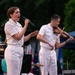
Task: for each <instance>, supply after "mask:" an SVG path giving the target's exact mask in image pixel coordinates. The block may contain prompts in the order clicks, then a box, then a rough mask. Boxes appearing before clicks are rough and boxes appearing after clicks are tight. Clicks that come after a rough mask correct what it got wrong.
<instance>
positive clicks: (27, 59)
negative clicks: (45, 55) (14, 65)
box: [21, 54, 32, 73]
mask: <svg viewBox="0 0 75 75" xmlns="http://www.w3.org/2000/svg"><path fill="white" fill-rule="evenodd" d="M31 60H32V55H31V54H24V57H23V63H22V69H21V73H29V72H30V70H31Z"/></svg>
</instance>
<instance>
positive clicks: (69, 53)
mask: <svg viewBox="0 0 75 75" xmlns="http://www.w3.org/2000/svg"><path fill="white" fill-rule="evenodd" d="M67 61H68V64H69V65H68V67H69V69H75V50H73V49H64V50H63V62H64V68H66V67H67Z"/></svg>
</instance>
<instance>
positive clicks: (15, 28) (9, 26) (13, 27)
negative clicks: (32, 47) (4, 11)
mask: <svg viewBox="0 0 75 75" xmlns="http://www.w3.org/2000/svg"><path fill="white" fill-rule="evenodd" d="M4 30H5V34H6V39H7V44H8V45H20V46H22V45H23V43H24V36H23V37H22V38H21V39H20V40H16V39H14V38H13V37H12V36H13V35H14V34H16V33H19V32H20V31H21V30H22V26H21V24H20V23H19V22H16V23H15V22H14V21H13V20H12V19H9V21H8V22H7V23H6V24H5V28H4Z"/></svg>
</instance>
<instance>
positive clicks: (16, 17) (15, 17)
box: [10, 9, 20, 22]
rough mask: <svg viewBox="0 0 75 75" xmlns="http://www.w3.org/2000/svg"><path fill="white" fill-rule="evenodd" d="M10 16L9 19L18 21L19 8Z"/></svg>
mask: <svg viewBox="0 0 75 75" xmlns="http://www.w3.org/2000/svg"><path fill="white" fill-rule="evenodd" d="M10 16H11V19H13V20H14V21H15V22H16V21H19V20H20V10H19V9H16V10H15V11H14V13H13V14H10Z"/></svg>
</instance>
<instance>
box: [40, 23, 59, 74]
mask: <svg viewBox="0 0 75 75" xmlns="http://www.w3.org/2000/svg"><path fill="white" fill-rule="evenodd" d="M39 34H41V35H42V36H43V37H44V38H45V39H46V40H47V41H49V42H50V43H51V44H52V45H55V43H56V40H57V41H58V42H59V39H57V36H56V35H55V34H54V33H53V28H52V27H51V26H50V24H47V25H43V26H42V27H41V29H40V31H39ZM40 46H41V48H40V51H39V62H40V64H42V65H44V66H43V67H40V70H41V75H48V73H49V75H57V58H56V52H55V49H54V50H50V49H51V47H50V46H49V45H48V44H46V43H43V42H40Z"/></svg>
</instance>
